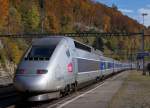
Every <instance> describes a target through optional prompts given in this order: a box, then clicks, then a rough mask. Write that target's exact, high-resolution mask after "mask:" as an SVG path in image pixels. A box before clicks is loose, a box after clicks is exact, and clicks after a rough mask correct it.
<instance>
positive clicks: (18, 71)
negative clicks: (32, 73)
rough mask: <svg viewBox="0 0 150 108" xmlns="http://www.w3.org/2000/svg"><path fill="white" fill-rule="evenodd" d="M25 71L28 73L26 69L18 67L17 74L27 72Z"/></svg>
mask: <svg viewBox="0 0 150 108" xmlns="http://www.w3.org/2000/svg"><path fill="white" fill-rule="evenodd" d="M25 73H26V71H25V69H17V70H16V74H25Z"/></svg>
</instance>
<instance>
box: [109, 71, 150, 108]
mask: <svg viewBox="0 0 150 108" xmlns="http://www.w3.org/2000/svg"><path fill="white" fill-rule="evenodd" d="M108 106H109V108H150V76H148V75H147V76H143V75H142V73H141V72H137V71H131V73H130V74H129V76H128V77H127V78H126V79H125V81H124V83H123V85H122V86H121V88H120V89H119V90H118V92H117V93H116V94H115V95H114V96H113V97H112V99H111V101H110V103H109V105H108Z"/></svg>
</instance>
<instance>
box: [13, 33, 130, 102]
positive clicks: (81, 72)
mask: <svg viewBox="0 0 150 108" xmlns="http://www.w3.org/2000/svg"><path fill="white" fill-rule="evenodd" d="M129 68H131V64H130V63H121V62H119V61H116V60H113V59H111V58H107V57H104V56H103V54H102V53H101V52H100V51H98V50H95V49H94V48H92V47H90V46H87V45H85V44H82V43H80V42H78V41H76V40H74V39H72V38H69V37H61V36H54V37H48V38H41V39H36V40H35V41H34V42H33V44H32V46H31V47H30V48H29V49H28V51H27V52H26V54H25V55H24V57H23V58H22V60H21V62H20V64H19V65H18V68H17V70H16V74H15V77H14V85H15V87H16V89H17V90H18V91H20V92H24V93H29V94H36V95H35V96H32V97H31V100H33V101H40V100H45V99H47V98H49V97H53V96H52V94H55V93H60V94H62V95H63V94H66V93H68V92H70V91H71V90H74V89H75V88H76V87H78V86H80V85H83V84H85V83H87V82H89V81H93V80H96V79H99V78H102V77H103V76H105V75H108V74H111V73H113V72H117V71H121V70H125V69H129Z"/></svg>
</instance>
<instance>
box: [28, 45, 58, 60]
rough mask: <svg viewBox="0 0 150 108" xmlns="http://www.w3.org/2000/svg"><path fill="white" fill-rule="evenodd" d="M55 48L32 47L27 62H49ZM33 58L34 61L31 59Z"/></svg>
mask: <svg viewBox="0 0 150 108" xmlns="http://www.w3.org/2000/svg"><path fill="white" fill-rule="evenodd" d="M55 47H56V46H33V47H32V49H31V50H30V53H29V54H28V58H30V59H29V60H49V59H48V58H50V56H51V55H52V53H53V52H54V50H55ZM33 58H34V59H33Z"/></svg>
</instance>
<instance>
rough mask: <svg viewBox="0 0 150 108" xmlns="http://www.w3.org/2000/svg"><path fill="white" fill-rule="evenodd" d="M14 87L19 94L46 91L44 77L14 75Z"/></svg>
mask: <svg viewBox="0 0 150 108" xmlns="http://www.w3.org/2000/svg"><path fill="white" fill-rule="evenodd" d="M14 86H15V88H16V89H17V90H18V91H21V92H26V91H28V92H43V91H46V90H47V79H46V75H16V76H15V78H14Z"/></svg>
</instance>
